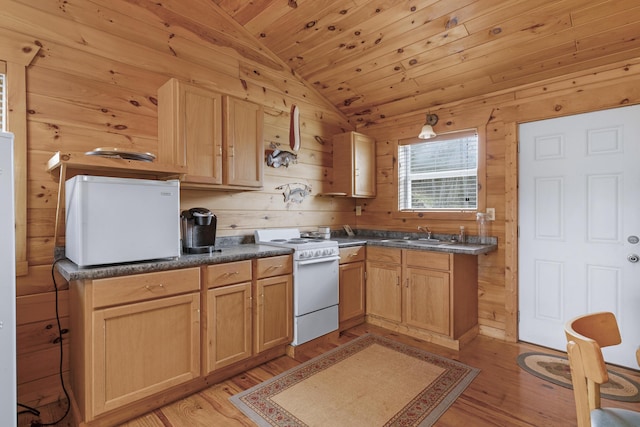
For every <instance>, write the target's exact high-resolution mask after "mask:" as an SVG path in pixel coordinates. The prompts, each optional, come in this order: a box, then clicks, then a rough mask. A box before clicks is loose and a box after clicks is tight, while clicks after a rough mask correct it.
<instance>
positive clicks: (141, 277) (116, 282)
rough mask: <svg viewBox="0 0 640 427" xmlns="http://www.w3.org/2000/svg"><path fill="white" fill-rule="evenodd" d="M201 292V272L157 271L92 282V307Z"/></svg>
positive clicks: (187, 269)
mask: <svg viewBox="0 0 640 427" xmlns="http://www.w3.org/2000/svg"><path fill="white" fill-rule="evenodd" d="M199 289H200V268H198V267H195V268H185V269H181V270H170V271H157V272H154V273H144V274H135V275H131V276H120V277H110V278H106V279H96V280H94V281H93V307H94V308H96V307H105V306H109V305H116V304H118V305H120V304H126V303H130V302H135V301H145V300H150V299H154V298H160V297H166V296H170V295H177V294H181V293H186V292H192V291H197V290H199Z"/></svg>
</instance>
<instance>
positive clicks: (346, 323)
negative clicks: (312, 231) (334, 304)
mask: <svg viewBox="0 0 640 427" xmlns="http://www.w3.org/2000/svg"><path fill="white" fill-rule="evenodd" d="M364 267H365V247H364V246H351V247H346V248H340V267H339V283H340V302H339V305H338V316H339V321H340V327H339V329H340V331H344V330H345V329H348V328H351V327H353V326H355V325H357V324H360V323H363V322H364V316H365V282H364V276H365V269H364Z"/></svg>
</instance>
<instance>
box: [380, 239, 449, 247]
mask: <svg viewBox="0 0 640 427" xmlns="http://www.w3.org/2000/svg"><path fill="white" fill-rule="evenodd" d="M381 242H390V243H403V244H405V245H418V246H440V245H451V244H454V243H456V242H451V241H448V240H438V239H385V240H381Z"/></svg>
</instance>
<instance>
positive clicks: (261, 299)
mask: <svg viewBox="0 0 640 427" xmlns="http://www.w3.org/2000/svg"><path fill="white" fill-rule="evenodd" d="M254 263H255V264H254V265H255V273H256V274H255V276H256V279H255V285H254V292H253V294H254V295H255V299H257V301H256V304H255V310H254V318H253V319H254V321H253V325H254V331H253V336H254V347H253V348H254V351H255V352H256V353H260V352H263V351H265V350H268V349H271V348H274V347H277V346H280V345H283V344H289V343H290V342H291V341H292V340H293V278H292V276H291V273H292V271H293V261H292V258H291V256H289V255H286V256H276V257H270V258H259V259H256V260H254Z"/></svg>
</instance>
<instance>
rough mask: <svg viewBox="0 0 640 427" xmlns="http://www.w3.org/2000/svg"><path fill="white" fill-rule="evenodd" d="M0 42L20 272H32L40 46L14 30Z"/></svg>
mask: <svg viewBox="0 0 640 427" xmlns="http://www.w3.org/2000/svg"><path fill="white" fill-rule="evenodd" d="M6 38H7V43H5V44H3V45H1V46H0V61H2V62H3V63H4V64H5V67H6V69H5V73H4V74H5V79H6V81H5V90H6V93H5V99H6V108H7V109H6V111H5V113H6V115H5V125H6V131H7V132H11V133H13V135H14V140H13V157H14V182H15V218H16V219H15V222H16V276H26V275H28V274H29V261H28V251H27V67H29V65H30V64H31V63H32V62H33V59H34V58H35V56H36V54H37V53H38V51H39V50H40V46H38V45H37V44H35V42H33V40H30V39H29V38H27V37H25V36H22V35H19V34H11V35H8V36H7V37H6Z"/></svg>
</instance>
